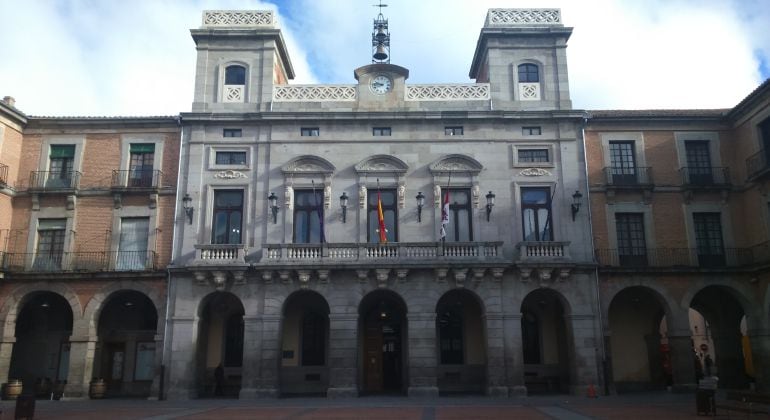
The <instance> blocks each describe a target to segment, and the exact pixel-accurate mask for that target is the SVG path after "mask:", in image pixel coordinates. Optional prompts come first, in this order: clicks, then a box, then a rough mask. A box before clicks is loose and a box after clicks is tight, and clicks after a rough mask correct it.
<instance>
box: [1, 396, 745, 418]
mask: <svg viewBox="0 0 770 420" xmlns="http://www.w3.org/2000/svg"><path fill="white" fill-rule="evenodd" d="M694 400H695V398H694V396H693V395H691V394H678V395H672V394H666V393H660V394H636V395H630V396H611V397H600V398H597V399H588V398H578V397H572V396H549V397H525V398H509V399H498V398H484V397H441V398H435V399H410V398H406V397H363V398H356V399H343V400H327V399H323V398H290V399H274V400H257V401H239V400H221V399H220V400H191V401H143V400H98V401H89V400H85V401H37V403H36V407H35V417H34V418H35V419H108V420H122V419H153V420H161V419H191V420H192V419H195V420H198V419H225V420H238V419H303V420H322V419H323V420H326V419H329V420H331V419H341V420H354V419H362V420H386V419H388V420H389V419H394V420H475V419H478V420H483V419H565V420H583V419H622V420H631V419H643V420H661V419H689V418H693V419H694V418H698V416H697V415H696V413H695V401H694ZM14 408H15V405H14V402H13V401H2V402H0V409H2V416H1V417H0V420H5V419H12V418H14ZM719 414H720V415H718V416H717V417H716V418H718V419H727V418H728V416H727V415H726V414H724V413H719ZM735 414H736V413H733V418H743V417H741V416H740V415H739V416H735ZM738 414H740V413H738Z"/></svg>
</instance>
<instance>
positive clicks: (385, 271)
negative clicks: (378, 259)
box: [374, 268, 390, 289]
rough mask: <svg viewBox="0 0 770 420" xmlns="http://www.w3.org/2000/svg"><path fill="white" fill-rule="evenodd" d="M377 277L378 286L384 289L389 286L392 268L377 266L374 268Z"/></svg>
mask: <svg viewBox="0 0 770 420" xmlns="http://www.w3.org/2000/svg"><path fill="white" fill-rule="evenodd" d="M374 272H375V274H376V277H377V287H379V288H380V289H384V288H386V287H388V277H389V276H390V268H377V269H375V270H374Z"/></svg>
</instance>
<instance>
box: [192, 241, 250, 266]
mask: <svg viewBox="0 0 770 420" xmlns="http://www.w3.org/2000/svg"><path fill="white" fill-rule="evenodd" d="M195 250H196V256H195V264H196V265H221V264H242V265H245V264H246V258H245V254H246V253H245V249H244V246H243V245H240V244H239V245H230V244H211V245H195Z"/></svg>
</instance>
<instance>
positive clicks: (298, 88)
mask: <svg viewBox="0 0 770 420" xmlns="http://www.w3.org/2000/svg"><path fill="white" fill-rule="evenodd" d="M356 98H357V95H356V85H291V86H286V85H284V86H280V85H277V86H274V87H273V100H274V101H276V102H330V101H336V102H346V101H355V100H356Z"/></svg>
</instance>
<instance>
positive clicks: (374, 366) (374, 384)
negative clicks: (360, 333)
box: [364, 321, 383, 392]
mask: <svg viewBox="0 0 770 420" xmlns="http://www.w3.org/2000/svg"><path fill="white" fill-rule="evenodd" d="M369 322H370V324H369V325H367V326H366V333H365V335H364V365H365V366H364V376H365V378H364V384H365V388H366V391H367V392H381V391H382V384H383V381H382V327H381V326H380V325H379V323H376V322H371V321H369Z"/></svg>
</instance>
